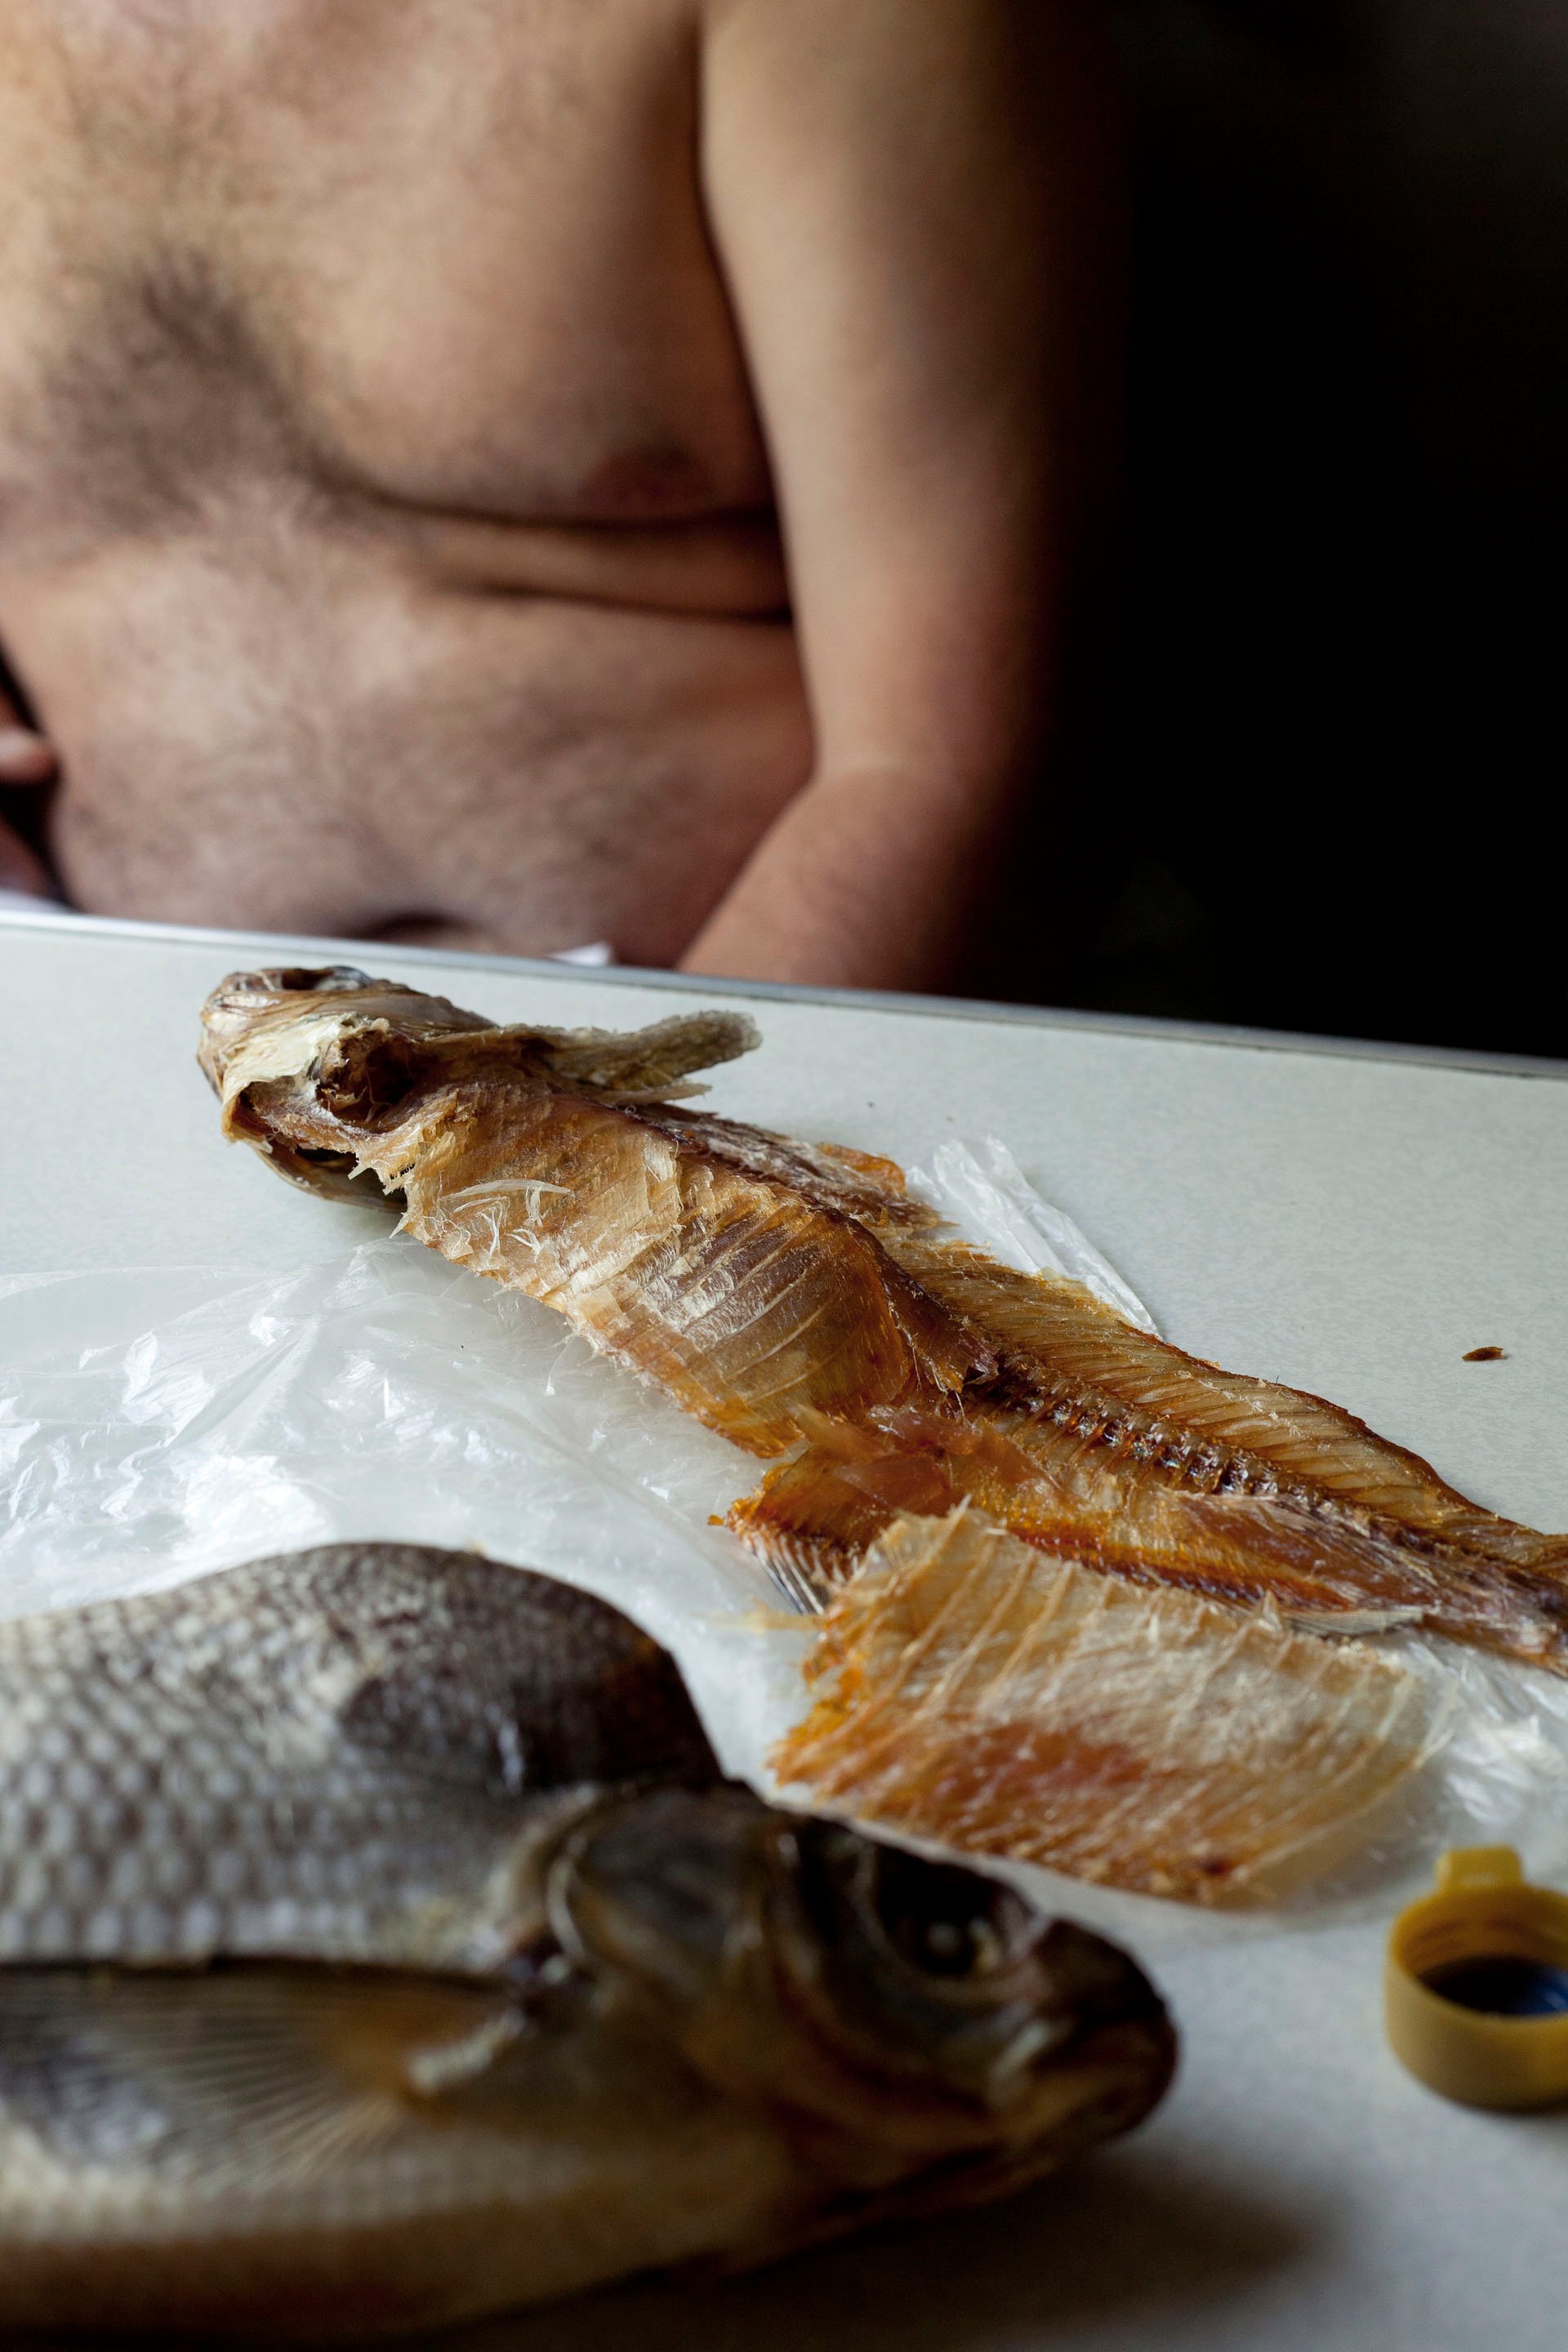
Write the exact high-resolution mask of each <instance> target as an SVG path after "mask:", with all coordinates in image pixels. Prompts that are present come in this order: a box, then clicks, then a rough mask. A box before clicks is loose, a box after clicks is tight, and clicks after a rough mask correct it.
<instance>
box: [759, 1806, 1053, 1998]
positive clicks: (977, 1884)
mask: <svg viewBox="0 0 1568 2352" xmlns="http://www.w3.org/2000/svg"><path fill="white" fill-rule="evenodd" d="M802 1864H803V1884H804V1887H805V1892H806V1895H807V1898H808V1901H809V1902H810V1903H811V1905H812V1907H813V1908H814V1909H815V1910H816V1911H817V1913H818V1915H819V1916H823V1915H825V1914H826V1911H827V1910H829V1909H831V1911H832V1912H834V1913H835V1914H836V1915H837V1916H838V1917H839V1918H840V1919H842V1918H843V1917H844V1915H845V1913H846V1912H848V1913H849V1914H851V1915H853V1916H856V1917H858V1920H859V1922H860V1923H861V1929H862V1932H864V1931H866V1930H869V1931H871V1933H872V1935H873V1936H874V1937H875V1940H876V1942H877V1943H879V1944H880V1945H881V1946H882V1948H884V1949H885V1950H890V1951H891V1952H892V1953H893V1954H894V1955H895V1956H896V1957H897V1958H898V1959H899V1960H900V1961H901V1962H902V1963H903V1965H904V1967H905V1968H907V1969H911V1970H912V1971H914V1973H915V1974H917V1975H918V1976H921V1977H923V1978H938V1979H945V1980H947V1981H949V1982H958V1981H961V1980H966V1981H973V1980H974V1979H983V1978H985V1977H990V1976H994V1975H995V1974H996V1973H997V1972H998V1971H999V1970H1001V1969H1005V1968H1006V1967H1007V1966H1008V1965H1010V1964H1011V1963H1012V1962H1014V1961H1015V1960H1016V1959H1017V1958H1019V1957H1020V1955H1021V1954H1022V1953H1023V1952H1024V1951H1025V1950H1026V1948H1028V1946H1029V1945H1030V1944H1031V1943H1032V1941H1033V1940H1034V1933H1033V1931H1034V1924H1035V1923H1034V1920H1033V1915H1032V1914H1031V1913H1030V1911H1029V1909H1028V1907H1027V1906H1026V1904H1024V1903H1022V1902H1021V1901H1020V1900H1019V1899H1018V1897H1017V1896H1016V1895H1014V1894H1013V1893H1012V1891H1011V1889H1010V1888H1008V1887H1005V1886H1002V1885H998V1884H997V1882H996V1881H995V1880H994V1879H991V1878H984V1877H982V1876H981V1875H980V1874H979V1873H978V1872H977V1871H973V1870H965V1869H963V1868H960V1867H958V1866H956V1865H955V1864H950V1863H939V1862H927V1861H925V1860H924V1859H923V1858H922V1857H921V1855H919V1854H913V1853H905V1852H904V1851H903V1850H902V1849H901V1848H900V1847H898V1846H890V1845H880V1844H874V1843H872V1842H871V1841H870V1840H869V1839H867V1838H863V1837H860V1836H858V1834H857V1833H856V1832H854V1831H852V1830H846V1829H841V1828H837V1827H835V1828H832V1829H827V1828H826V1827H819V1828H818V1831H817V1834H816V1836H815V1837H812V1838H810V1839H808V1840H805V1841H803V1845H802Z"/></svg>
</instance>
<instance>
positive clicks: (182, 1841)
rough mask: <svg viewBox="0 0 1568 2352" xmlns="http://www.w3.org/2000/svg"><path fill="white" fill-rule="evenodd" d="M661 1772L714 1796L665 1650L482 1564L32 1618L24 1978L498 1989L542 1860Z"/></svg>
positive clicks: (357, 1573) (27, 1622)
mask: <svg viewBox="0 0 1568 2352" xmlns="http://www.w3.org/2000/svg"><path fill="white" fill-rule="evenodd" d="M605 1693H609V1694H612V1695H618V1696H619V1699H620V1702H621V1704H620V1706H619V1709H618V1711H617V1712H616V1716H615V1718H614V1724H613V1727H612V1728H611V1729H610V1731H609V1732H608V1733H606V1730H605V1727H603V1726H602V1725H601V1722H600V1717H599V1702H600V1699H601V1697H602V1696H604V1695H605ZM525 1727H526V1728H525ZM637 1769H655V1770H658V1769H674V1770H681V1771H684V1772H686V1773H687V1774H693V1773H694V1774H695V1775H696V1776H697V1777H699V1778H701V1777H703V1776H704V1775H707V1776H708V1777H715V1776H716V1770H717V1768H716V1767H715V1766H714V1765H713V1763H712V1759H711V1755H710V1750H709V1749H708V1746H707V1742H706V1739H705V1738H704V1736H703V1734H702V1731H701V1728H700V1725H699V1723H698V1721H697V1718H696V1717H695V1715H694V1713H693V1712H692V1709H691V1706H690V1702H689V1699H687V1697H686V1695H685V1693H684V1691H683V1690H682V1689H681V1688H680V1686H679V1681H678V1679H677V1678H676V1677H675V1675H674V1673H673V1670H672V1669H671V1668H670V1667H669V1666H668V1661H667V1660H665V1658H664V1656H663V1654H662V1653H661V1652H659V1651H658V1648H657V1646H656V1645H655V1644H654V1643H652V1642H651V1641H650V1640H648V1638H647V1636H646V1635H643V1634H641V1633H639V1632H638V1631H637V1628H636V1627H634V1626H632V1625H631V1624H630V1623H629V1622H627V1621H626V1619H625V1618H623V1617H621V1616H620V1615H619V1613H618V1612H616V1611H615V1610H613V1609H611V1608H609V1607H608V1606H607V1604H605V1603H604V1602H602V1601H596V1600H595V1599H594V1598H593V1597H592V1596H591V1595H588V1594H585V1593H580V1592H576V1591H572V1590H571V1589H570V1588H568V1587H566V1586H563V1585H560V1584H557V1583H554V1582H553V1581H552V1580H547V1579H544V1578H541V1577H535V1576H532V1575H531V1574H530V1573H528V1572H527V1571H526V1570H517V1569H510V1568H504V1567H501V1566H499V1565H497V1564H495V1563H492V1562H489V1561H487V1560H482V1559H477V1558H474V1557H471V1556H468V1555H464V1554H454V1553H443V1552H439V1551H432V1550H426V1549H423V1548H421V1547H416V1546H395V1545H377V1546H374V1547H371V1546H358V1547H356V1546H353V1545H337V1546H326V1547H323V1548H321V1549H318V1550H315V1551H311V1552H305V1553H298V1554H293V1555H290V1556H289V1557H287V1558H282V1559H264V1560H258V1561H256V1562H253V1563H251V1564H250V1565H249V1566H247V1567H246V1568H243V1569H237V1570H230V1571H228V1572H227V1573H225V1574H219V1575H215V1576H209V1577H204V1578H202V1579H200V1580H197V1581H195V1582H194V1583H192V1584H189V1585H186V1586H184V1587H181V1588H180V1589H178V1590H177V1591H171V1592H166V1593H156V1594H149V1595H144V1596H141V1597H139V1598H136V1599H132V1600H130V1601H109V1602H103V1603H100V1604H98V1605H95V1606H93V1607H91V1608H88V1609H83V1610H77V1611H72V1612H61V1613H59V1614H58V1615H50V1616H45V1617H37V1618H30V1619H24V1620H21V1621H19V1622H15V1623H12V1624H9V1625H5V1626H4V1627H0V1822H3V1824H4V1827H3V1830H0V1962H5V1963H10V1964H13V1965H14V1964H16V1963H19V1962H33V1963H38V1962H65V1961H72V1960H89V1961H118V1962H134V1963H138V1964H143V1965H146V1964H155V1963H160V1962H163V1963H174V1962H178V1963H185V1964H189V1963H193V1962H199V1961H203V1960H206V1959H210V1958H215V1957H216V1956H219V1955H223V1956H227V1957H244V1956H269V1957H273V1958H289V1957H292V1958H301V1959H304V1958H310V1959H317V1960H321V1959H331V1960H334V1961H342V1962H362V1963H374V1964H377V1965H390V1966H407V1967H421V1968H428V1969H454V1970H459V1971H468V1970H477V1971H484V1970H487V1969H492V1968H494V1967H497V1966H499V1965H500V1964H501V1963H502V1962H504V1960H505V1959H506V1958H508V1957H509V1955H510V1953H511V1952H512V1951H514V1950H515V1949H516V1948H518V1945H519V1943H520V1942H521V1941H522V1940H523V1939H525V1938H526V1937H527V1936H528V1935H529V1934H531V1933H532V1932H533V1931H534V1930H535V1928H536V1927H537V1924H538V1917H539V1901H540V1897H539V1894H538V1889H537V1883H536V1882H537V1875H538V1874H537V1870H536V1868H535V1867H534V1866H533V1857H535V1855H536V1854H537V1853H538V1851H539V1848H540V1843H541V1841H542V1840H543V1841H545V1842H548V1840H549V1839H550V1838H551V1836H552V1834H553V1833H554V1831H555V1828H556V1825H557V1823H558V1822H559V1821H560V1819H561V1818H562V1816H563V1813H565V1814H569V1813H570V1812H571V1811H572V1810H573V1809H574V1807H575V1806H576V1805H578V1804H580V1803H581V1802H582V1801H583V1793H582V1792H583V1791H584V1790H587V1789H591V1788H592V1787H594V1786H595V1785H596V1784H597V1783H598V1782H600V1781H601V1780H603V1779H605V1778H606V1777H608V1778H616V1777H621V1776H622V1775H623V1774H624V1773H626V1772H627V1771H636V1770H637Z"/></svg>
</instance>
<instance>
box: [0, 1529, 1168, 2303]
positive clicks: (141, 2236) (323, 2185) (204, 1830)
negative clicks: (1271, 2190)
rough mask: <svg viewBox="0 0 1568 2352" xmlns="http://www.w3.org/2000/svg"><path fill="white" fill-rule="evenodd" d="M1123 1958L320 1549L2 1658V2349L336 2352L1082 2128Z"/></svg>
mask: <svg viewBox="0 0 1568 2352" xmlns="http://www.w3.org/2000/svg"><path fill="white" fill-rule="evenodd" d="M1173 2046H1174V2045H1173V2035H1172V2032H1171V2028H1170V2026H1169V2024H1168V2022H1167V2021H1166V2018H1165V2015H1164V2012H1163V2009H1162V2007H1161V2005H1160V2002H1159V2000H1158V1999H1157V1997H1156V1995H1155V1994H1154V1992H1153V1991H1152V1988H1151V1987H1150V1985H1149V1984H1148V1982H1147V1980H1146V1979H1144V1978H1143V1976H1142V1974H1141V1973H1140V1971H1139V1970H1138V1969H1137V1968H1136V1967H1135V1966H1134V1965H1133V1963H1132V1962H1131V1960H1129V1959H1128V1958H1125V1957H1124V1956H1123V1955H1122V1954H1121V1953H1120V1952H1118V1951H1117V1950H1115V1949H1114V1948H1112V1947H1111V1946H1110V1945H1108V1944H1106V1943H1105V1942H1103V1941H1102V1940H1101V1939H1100V1937H1095V1936H1092V1935H1089V1934H1088V1933H1087V1932H1086V1931H1084V1930H1082V1929H1080V1928H1078V1927H1073V1926H1071V1925H1070V1924H1068V1923H1067V1922H1065V1921H1055V1922H1051V1921H1047V1920H1046V1919H1045V1918H1043V1917H1042V1916H1039V1915H1038V1914H1037V1912H1035V1911H1033V1910H1031V1909H1030V1908H1029V1907H1028V1906H1026V1905H1024V1904H1023V1903H1021V1902H1020V1901H1018V1900H1017V1899H1016V1897H1014V1896H1013V1895H1010V1894H1009V1893H1008V1892H1007V1890H1006V1889H1005V1888H1003V1887H1000V1886H997V1885H994V1883H992V1882H990V1881H988V1880H986V1879H984V1878H981V1877H978V1876H976V1875H975V1874H973V1873H971V1872H968V1871H962V1870H955V1869H952V1868H949V1867H945V1866H942V1865H939V1864H931V1863H926V1862H921V1861H919V1860H917V1859H916V1858H915V1857H913V1856H911V1855H910V1854H908V1853H902V1852H900V1851H899V1850H898V1849H895V1848H891V1847H886V1846H881V1845H879V1844H877V1843H875V1842H874V1841H872V1840H870V1839H868V1838H866V1837H863V1836H861V1835H859V1834H858V1833H857V1832H855V1831H853V1830H849V1829H846V1828H844V1827H842V1826H840V1825H838V1824H837V1823H834V1822H818V1821H813V1820H810V1819H806V1818H803V1817H801V1816H798V1815H792V1814H786V1813H784V1812H780V1811H776V1810H774V1809H773V1808H770V1807H769V1806H767V1805H764V1804H763V1803H762V1802H761V1801H760V1800H758V1799H757V1798H756V1797H754V1796H752V1794H751V1793H750V1792H749V1791H748V1790H744V1789H742V1788H740V1787H737V1786H736V1785H734V1784H733V1783H731V1782H727V1781H725V1780H723V1779H722V1778H721V1774H720V1770H719V1768H718V1765H717V1764H716V1762H715V1760H714V1758H713V1755H712V1752H711V1749H710V1747H709V1744H708V1741H707V1738H706V1737H705V1735H704V1733H703V1730H702V1727H701V1725H700V1722H699V1720H698V1717H697V1716H696V1714H695V1712H694V1710H693V1708H692V1706H691V1703H690V1701H689V1697H688V1696H687V1694H686V1691H685V1688H684V1686H683V1685H682V1683H681V1680H680V1677H679V1673H678V1672H677V1670H676V1668H675V1665H674V1664H673V1662H672V1661H671V1660H670V1659H669V1658H668V1656H667V1655H666V1654H665V1653H664V1652H663V1651H661V1650H660V1649H659V1648H658V1645H657V1643H654V1642H653V1641H651V1640H650V1639H649V1638H648V1637H647V1635H646V1634H644V1633H640V1632H639V1631H638V1630H637V1627H636V1626H634V1625H632V1624H631V1623H630V1622H628V1621H627V1620H626V1618H625V1617H623V1616H621V1615H620V1614H619V1612H616V1610H614V1609H611V1608H610V1607H608V1606H607V1604H605V1602H603V1601H597V1600H595V1599H593V1598H591V1597H590V1596H589V1595H587V1594H585V1593H582V1592H577V1591H572V1590H570V1589H568V1588H567V1587H565V1586H563V1585H560V1584H556V1583H552V1581H550V1580H548V1579H545V1578H542V1577H538V1576H534V1575H531V1574H530V1573H529V1572H527V1571H526V1570H519V1569H510V1568H507V1567H505V1566H502V1565H500V1563H495V1562H491V1561H488V1560H484V1559H478V1558H475V1557H474V1556H472V1555H470V1554H467V1553H451V1552H439V1551H431V1550H426V1549H417V1548H414V1547H406V1546H396V1545H359V1546H354V1545H341V1546H330V1547H327V1548H325V1549H321V1550H317V1551H311V1552H304V1553H297V1554H292V1555H289V1556H287V1557H283V1558H279V1559H267V1560H258V1561H257V1562H255V1563H253V1564H252V1565H250V1566H249V1567H247V1568H244V1569H238V1570H232V1571H230V1572H228V1573H226V1574H221V1575H216V1576H210V1577H205V1578H203V1579H201V1580H198V1581H196V1582H195V1583H193V1584H190V1585H187V1586H184V1587H183V1588H181V1589H179V1590H177V1591H171V1592H164V1593H158V1594H153V1595H148V1596H145V1597H142V1598H139V1599H135V1600H131V1601H119V1602H102V1603H98V1604H95V1605H94V1606H91V1607H89V1608H86V1609H80V1610H73V1611H66V1612H59V1613H58V1614H55V1615H50V1616H46V1617H39V1618H34V1619H28V1620H25V1621H22V1622H14V1623H11V1624H7V1625H5V1626H0V2327H4V2328H5V2329H6V2330H10V2329H13V2328H16V2327H24V2326H25V2327H69V2328H73V2329H80V2328H89V2329H93V2330H96V2331H100V2335H99V2336H95V2340H101V2331H103V2330H105V2329H109V2328H113V2329H116V2330H120V2329H130V2330H134V2331H136V2332H137V2333H139V2334H140V2335H142V2336H150V2337H152V2338H153V2339H154V2340H156V2341H159V2342H165V2341H168V2340H169V2339H170V2338H171V2337H173V2336H177V2335H180V2334H183V2333H190V2332H194V2333H196V2334H198V2335H202V2336H205V2337H206V2338H207V2339H208V2340H211V2339H212V2338H213V2337H215V2336H216V2337H221V2339H222V2340H223V2341H225V2342H229V2341H232V2340H234V2338H235V2337H236V2336H247V2337H250V2338H255V2339H257V2340H260V2341H265V2342H268V2343H277V2342H279V2341H282V2340H293V2339H295V2338H297V2337H304V2338H307V2339H309V2340H310V2341H314V2342H319V2341H321V2340H322V2339H323V2338H328V2337H353V2338H361V2337H363V2336H373V2335H376V2334H382V2333H387V2332H393V2331H396V2330H400V2329H408V2328H414V2327H418V2326H435V2325H437V2324H444V2323H446V2322H448V2321H454V2320H458V2319H461V2318H464V2317H468V2316H471V2315H478V2314H480V2313H483V2312H487V2311H491V2310H499V2309H501V2308H504V2307H506V2306H508V2305H512V2304H518V2303H523V2302H530V2301H538V2300H540V2299H542V2298H544V2297H548V2296H553V2295H559V2294H567V2293H570V2292H573V2291H574V2290H575V2289H578V2288H581V2287H584V2286H587V2285H590V2284H594V2283H595V2282H597V2281H600V2280H604V2279H607V2278H612V2277H615V2276H616V2275H617V2274H618V2273H623V2272H626V2271H630V2270H637V2269H643V2268H647V2267H649V2266H656V2265H657V2266H668V2265H670V2264H686V2263H710V2264H711V2263H722V2264H729V2265H732V2264H736V2263H751V2262H756V2261H760V2260H763V2259H765V2258H768V2257H771V2256H773V2255H775V2254H778V2253H782V2252H787V2251H788V2250H789V2249H790V2248H792V2247H795V2246H798V2245H801V2244H805V2243H808V2242H811V2241H813V2240H814V2239H817V2238H821V2237H824V2236H829V2235H832V2234H835V2233H836V2232H838V2231H844V2230H847V2229H850V2228H853V2227H855V2226H857V2225H858V2223H859V2222H861V2221H868V2220H873V2219H876V2218H877V2217H879V2216H880V2215H883V2214H889V2213H897V2212H900V2211H903V2210H924V2209H927V2208H930V2207H933V2206H937V2205H942V2204H949V2203H955V2202H963V2201H964V2200H969V2199H976V2198H981V2197H985V2196H990V2195H993V2194H995V2193H996V2192H998V2191H999V2190H1001V2189H1005V2188H1007V2187H1008V2186H1010V2185H1011V2184H1012V2183H1014V2182H1016V2181H1020V2180H1024V2179H1030V2178H1032V2177H1034V2176H1036V2175H1037V2174H1038V2173H1041V2172H1043V2171H1047V2170H1048V2169H1050V2168H1052V2167H1053V2166H1054V2165H1057V2164H1059V2163H1061V2162H1063V2161H1065V2160H1066V2159H1067V2158H1068V2157H1070V2156H1072V2155H1073V2154H1074V2153H1076V2152H1077V2151H1078V2150H1079V2149H1080V2148H1082V2147H1088V2146H1089V2145H1091V2144H1093V2143H1094V2142H1095V2141H1097V2140H1099V2139H1101V2138H1103V2137H1106V2136H1107V2135H1108V2134H1110V2133H1112V2132H1116V2131H1119V2130H1121V2129H1124V2128H1125V2127H1127V2126H1130V2125H1131V2124H1132V2123H1134V2122H1136V2121H1137V2119H1138V2118H1139V2117H1140V2116H1142V2114H1144V2113H1145V2112H1146V2111H1147V2109H1148V2108H1149V2107H1150V2106H1151V2105H1152V2104H1153V2103H1154V2101H1155V2100H1157V2099H1158V2097H1159V2096H1160V2095H1161V2093H1162V2091H1163V2088H1164V2085H1165V2083H1166V2081H1167V2080H1168V2078H1169V2075H1170V2072H1171V2066H1172V2063H1173Z"/></svg>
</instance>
